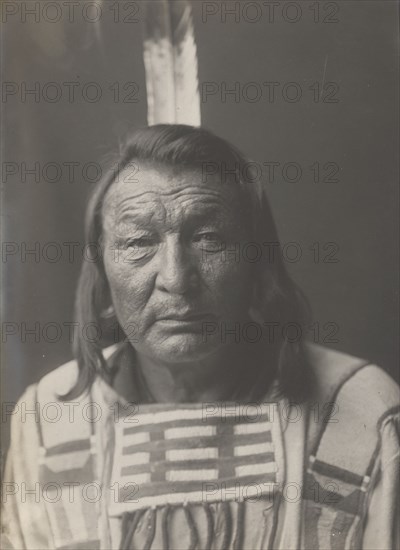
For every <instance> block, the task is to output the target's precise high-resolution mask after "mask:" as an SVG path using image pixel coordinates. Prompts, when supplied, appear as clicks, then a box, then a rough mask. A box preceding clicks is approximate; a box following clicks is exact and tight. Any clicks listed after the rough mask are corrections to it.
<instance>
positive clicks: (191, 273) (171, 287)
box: [156, 238, 199, 294]
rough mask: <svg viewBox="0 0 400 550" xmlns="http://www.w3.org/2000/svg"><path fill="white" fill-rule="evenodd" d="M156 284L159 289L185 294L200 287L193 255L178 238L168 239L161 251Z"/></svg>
mask: <svg viewBox="0 0 400 550" xmlns="http://www.w3.org/2000/svg"><path fill="white" fill-rule="evenodd" d="M160 252H161V254H160V258H159V260H160V264H159V270H158V274H157V280H156V284H157V286H158V288H159V289H161V290H165V291H167V292H170V293H174V294H185V293H187V292H190V291H193V290H195V289H196V288H197V287H198V286H199V274H198V270H197V266H196V262H195V261H194V257H193V255H191V254H190V252H189V251H187V250H185V247H184V245H183V244H182V243H180V242H179V240H178V239H177V238H171V239H168V240H167V241H166V242H165V243H164V245H163V247H162V251H160Z"/></svg>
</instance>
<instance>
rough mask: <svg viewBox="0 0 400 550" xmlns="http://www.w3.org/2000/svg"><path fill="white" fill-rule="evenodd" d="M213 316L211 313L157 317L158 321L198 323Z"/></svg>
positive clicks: (175, 314)
mask: <svg viewBox="0 0 400 550" xmlns="http://www.w3.org/2000/svg"><path fill="white" fill-rule="evenodd" d="M214 317H215V316H214V315H212V314H211V313H184V314H182V313H174V314H172V313H171V314H166V315H163V316H162V317H159V318H158V319H157V320H158V321H181V322H192V323H195V322H199V321H205V320H207V319H211V318H214Z"/></svg>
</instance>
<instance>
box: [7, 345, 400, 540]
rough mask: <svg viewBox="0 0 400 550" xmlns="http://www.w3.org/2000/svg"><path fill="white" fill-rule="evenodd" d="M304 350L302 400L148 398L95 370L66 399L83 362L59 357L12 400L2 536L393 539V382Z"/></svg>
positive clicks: (361, 364)
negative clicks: (310, 376) (306, 384)
mask: <svg viewBox="0 0 400 550" xmlns="http://www.w3.org/2000/svg"><path fill="white" fill-rule="evenodd" d="M116 354H118V347H116V346H113V347H111V348H109V349H107V350H106V352H105V355H106V357H107V358H108V360H112V358H113V357H115V356H116ZM309 355H310V363H311V367H312V369H313V371H314V373H315V378H316V382H317V383H316V391H315V393H314V394H313V396H312V398H310V399H309V401H308V402H307V403H305V404H301V405H298V404H291V403H288V402H287V400H286V399H280V400H274V399H273V398H272V397H273V395H272V394H273V392H270V393H269V394H268V395H266V397H265V400H263V402H262V403H257V404H255V403H253V404H248V405H244V404H238V403H190V404H182V403H179V404H168V405H166V404H157V403H149V404H139V405H138V404H133V403H127V402H126V401H125V400H124V399H123V398H122V397H121V396H120V395H118V393H117V392H116V391H115V389H113V387H112V386H111V385H109V384H108V383H107V382H106V381H105V380H103V379H100V378H97V379H96V381H95V383H94V385H93V386H92V389H91V391H90V392H89V393H88V394H87V395H84V396H83V397H81V398H80V399H79V400H77V401H74V402H70V403H68V402H67V403H66V402H63V401H60V400H59V397H58V396H59V395H61V394H63V393H65V392H66V391H67V390H68V389H70V388H71V387H72V385H73V383H74V381H75V378H76V375H77V365H76V363H75V362H70V363H67V364H65V365H63V366H62V367H59V368H58V369H56V370H55V371H53V372H51V373H50V374H48V375H47V376H45V377H44V378H43V379H42V380H41V381H40V382H39V384H37V385H34V386H30V387H29V388H28V389H27V390H26V392H25V393H24V395H23V396H22V397H21V399H20V401H19V403H18V406H17V407H16V408H15V411H14V414H13V419H12V433H11V448H10V452H9V456H8V461H7V466H6V475H5V480H4V491H3V503H4V513H3V522H4V525H5V529H4V535H3V545H2V548H4V549H5V548H14V549H32V550H33V549H40V550H44V549H50V548H56V549H65V550H66V549H70V550H78V549H118V548H121V549H123V548H136V549H149V550H150V549H161V548H163V549H171V550H176V549H189V548H193V549H194V548H198V549H210V548H212V549H228V548H229V549H242V548H246V549H251V550H255V549H264V548H265V549H269V548H273V549H275V548H276V549H282V550H289V549H295V550H297V549H300V548H301V549H307V550H309V549H332V550H333V549H350V548H354V549H359V548H360V549H361V548H362V549H374V550H376V549H389V548H398V547H399V546H398V544H399V539H398V536H397V534H398V532H397V531H396V526H395V520H396V519H397V517H398V510H396V505H397V499H396V496H397V491H398V456H399V446H398V421H399V409H398V403H399V394H398V388H397V386H396V385H395V384H394V383H393V381H392V380H391V378H389V376H387V375H386V374H385V373H384V372H383V371H382V370H381V369H379V368H378V367H376V366H374V365H371V364H367V363H366V362H365V361H362V360H360V359H356V358H354V357H351V356H348V355H345V354H342V353H338V352H335V351H331V350H326V349H323V348H320V347H316V346H312V347H310V350H309ZM139 403H140V401H139ZM27 411H34V412H33V414H32V413H30V414H26V412H27Z"/></svg>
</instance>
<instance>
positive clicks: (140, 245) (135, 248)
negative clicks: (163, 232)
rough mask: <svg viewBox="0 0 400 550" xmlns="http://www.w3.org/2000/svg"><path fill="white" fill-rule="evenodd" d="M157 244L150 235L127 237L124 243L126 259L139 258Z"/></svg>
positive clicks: (143, 256)
mask: <svg viewBox="0 0 400 550" xmlns="http://www.w3.org/2000/svg"><path fill="white" fill-rule="evenodd" d="M155 246H157V242H156V239H155V238H154V237H152V236H150V235H149V236H147V235H145V236H141V237H135V238H131V239H128V240H127V241H126V243H125V246H124V248H125V250H126V261H128V262H129V261H130V260H132V261H135V260H141V259H142V258H145V257H146V256H148V255H150V254H151V253H152V251H153V250H154V247H155Z"/></svg>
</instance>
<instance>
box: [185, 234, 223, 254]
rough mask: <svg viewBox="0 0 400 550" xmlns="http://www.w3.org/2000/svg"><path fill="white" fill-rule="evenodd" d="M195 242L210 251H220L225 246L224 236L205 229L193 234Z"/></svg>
mask: <svg viewBox="0 0 400 550" xmlns="http://www.w3.org/2000/svg"><path fill="white" fill-rule="evenodd" d="M193 243H194V244H195V245H196V246H198V247H199V248H201V249H202V250H207V251H209V252H219V251H220V250H223V249H224V248H225V242H224V240H223V238H222V236H221V235H220V234H219V233H217V232H215V231H204V232H202V233H197V234H196V235H194V236H193Z"/></svg>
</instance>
